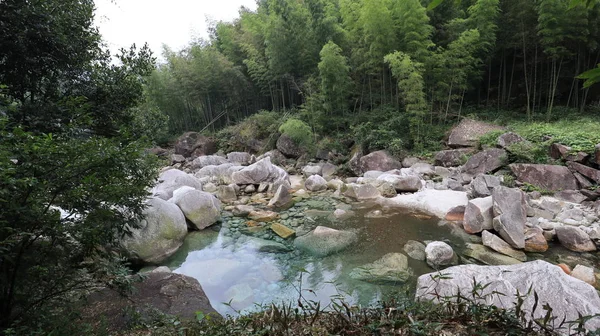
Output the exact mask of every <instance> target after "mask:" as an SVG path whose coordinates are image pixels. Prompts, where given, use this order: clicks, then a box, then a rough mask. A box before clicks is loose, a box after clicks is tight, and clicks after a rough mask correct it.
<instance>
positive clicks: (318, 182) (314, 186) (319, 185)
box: [304, 175, 327, 191]
mask: <svg viewBox="0 0 600 336" xmlns="http://www.w3.org/2000/svg"><path fill="white" fill-rule="evenodd" d="M304 187H305V188H306V189H307V190H308V191H321V190H326V189H327V181H326V180H325V179H324V178H322V177H321V176H319V175H311V176H310V177H309V178H307V179H306V181H304Z"/></svg>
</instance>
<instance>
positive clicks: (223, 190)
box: [217, 184, 237, 203]
mask: <svg viewBox="0 0 600 336" xmlns="http://www.w3.org/2000/svg"><path fill="white" fill-rule="evenodd" d="M217 198H218V199H219V200H221V202H224V203H230V202H233V201H235V200H237V194H236V192H235V187H234V184H230V185H222V186H219V189H218V190H217Z"/></svg>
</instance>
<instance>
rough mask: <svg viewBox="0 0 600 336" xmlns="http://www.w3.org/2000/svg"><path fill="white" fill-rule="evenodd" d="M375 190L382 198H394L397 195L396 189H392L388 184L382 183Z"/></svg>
mask: <svg viewBox="0 0 600 336" xmlns="http://www.w3.org/2000/svg"><path fill="white" fill-rule="evenodd" d="M377 190H379V194H380V195H381V196H383V197H388V198H389V197H394V196H396V195H398V193H397V192H396V188H394V187H393V186H392V185H391V184H390V183H388V182H383V183H381V184H379V186H377Z"/></svg>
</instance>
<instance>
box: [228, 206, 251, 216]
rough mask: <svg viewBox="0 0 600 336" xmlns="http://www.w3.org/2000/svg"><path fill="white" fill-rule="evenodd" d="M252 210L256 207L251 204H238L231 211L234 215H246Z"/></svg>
mask: <svg viewBox="0 0 600 336" xmlns="http://www.w3.org/2000/svg"><path fill="white" fill-rule="evenodd" d="M252 211H254V207H253V206H251V205H236V206H234V207H233V210H232V211H231V212H232V213H233V215H234V216H237V217H246V216H248V215H249V214H250V213H251V212H252Z"/></svg>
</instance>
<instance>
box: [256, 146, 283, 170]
mask: <svg viewBox="0 0 600 336" xmlns="http://www.w3.org/2000/svg"><path fill="white" fill-rule="evenodd" d="M267 157H268V158H269V159H271V162H272V163H273V164H274V165H280V166H282V165H285V163H286V158H285V156H284V155H283V154H281V152H280V151H278V150H277V149H274V150H271V151H268V152H266V153H265V154H263V155H261V156H259V157H257V158H256V161H257V162H258V161H260V160H262V159H264V158H267Z"/></svg>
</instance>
